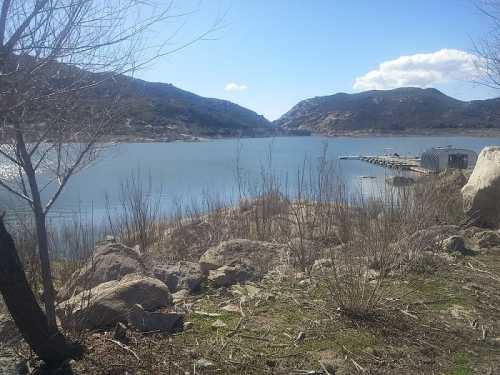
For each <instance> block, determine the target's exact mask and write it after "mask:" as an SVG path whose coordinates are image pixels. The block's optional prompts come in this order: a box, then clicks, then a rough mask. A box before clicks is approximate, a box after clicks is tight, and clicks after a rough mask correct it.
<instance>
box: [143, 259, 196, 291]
mask: <svg viewBox="0 0 500 375" xmlns="http://www.w3.org/2000/svg"><path fill="white" fill-rule="evenodd" d="M153 275H154V276H155V277H156V278H157V279H159V280H161V281H163V282H164V283H165V284H166V285H167V286H168V289H170V292H171V293H175V292H178V291H179V290H182V289H187V290H189V291H191V292H193V291H197V290H198V289H199V288H200V285H201V283H202V282H203V280H204V279H205V276H204V274H203V273H202V272H201V268H200V265H199V264H198V263H193V262H186V261H180V262H177V263H175V264H166V265H158V266H156V267H155V268H154V269H153Z"/></svg>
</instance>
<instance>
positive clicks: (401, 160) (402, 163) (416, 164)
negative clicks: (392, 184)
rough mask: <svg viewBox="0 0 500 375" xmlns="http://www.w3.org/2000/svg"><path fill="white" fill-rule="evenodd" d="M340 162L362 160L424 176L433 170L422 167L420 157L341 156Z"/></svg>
mask: <svg viewBox="0 0 500 375" xmlns="http://www.w3.org/2000/svg"><path fill="white" fill-rule="evenodd" d="M339 159H340V160H361V161H364V162H367V163H370V164H375V165H379V166H381V167H384V168H391V169H399V170H402V171H411V172H417V173H422V174H430V173H432V171H431V170H429V169H426V168H423V167H422V166H421V165H420V158H418V157H411V156H408V157H405V156H395V155H391V156H389V155H383V156H363V155H359V156H341V157H340V158H339Z"/></svg>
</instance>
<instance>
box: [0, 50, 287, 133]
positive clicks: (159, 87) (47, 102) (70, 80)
mask: <svg viewBox="0 0 500 375" xmlns="http://www.w3.org/2000/svg"><path fill="white" fill-rule="evenodd" d="M6 64H7V65H6V66H7V71H13V72H18V71H19V72H21V73H22V72H31V71H36V72H37V74H36V75H32V77H33V78H30V81H29V85H26V82H25V81H24V77H25V76H24V75H23V74H21V73H18V74H17V75H14V74H13V75H11V76H9V75H7V74H6V76H7V77H6V78H5V77H2V78H3V80H2V84H3V85H4V86H5V87H2V90H5V92H6V93H7V94H5V95H4V92H2V95H0V114H2V113H3V112H2V111H11V109H10V108H11V107H12V104H11V102H12V101H15V100H19V101H20V102H22V100H21V99H22V97H23V96H22V95H19V98H20V99H19V98H18V97H17V96H16V95H17V92H23V93H24V92H25V93H26V96H27V97H35V98H39V99H37V100H36V101H33V102H32V103H30V107H29V108H30V111H29V119H28V116H26V115H23V116H24V117H23V121H29V122H32V123H33V124H34V128H35V129H37V131H42V129H43V127H44V126H45V124H52V121H53V119H54V118H56V117H57V120H58V121H62V120H61V119H62V118H64V121H65V123H66V124H68V123H72V122H78V120H79V119H84V120H85V119H87V118H89V111H90V110H91V109H93V110H96V112H103V113H107V114H108V116H109V117H111V118H112V134H110V137H111V138H117V139H123V140H127V139H138V138H151V139H160V138H161V139H167V138H168V139H190V138H192V137H227V136H261V135H277V134H278V133H280V132H282V131H281V130H280V129H279V128H277V127H275V126H274V125H272V124H271V122H269V121H268V120H267V119H266V118H265V117H264V116H261V115H259V114H257V113H255V112H254V111H251V110H249V109H247V108H244V107H242V106H239V105H237V104H235V103H232V102H229V101H227V100H220V99H212V98H205V97H202V96H199V95H196V94H193V93H191V92H188V91H185V90H181V89H179V88H177V87H175V86H173V85H171V84H166V83H153V82H146V81H143V80H140V79H136V78H133V77H129V76H125V75H120V74H112V73H93V72H90V71H87V70H84V69H81V68H79V67H76V66H73V65H68V64H61V63H57V62H47V61H45V60H40V61H38V60H36V59H35V58H33V57H31V56H14V57H13V58H11V60H9V61H7V62H6ZM9 78H10V80H9ZM7 84H9V85H10V86H9V87H6V85H7ZM58 92H59V93H61V94H57V93H58ZM65 93H67V94H65ZM9 95H10V96H9ZM9 113H11V112H9ZM54 113H56V114H58V115H57V116H54Z"/></svg>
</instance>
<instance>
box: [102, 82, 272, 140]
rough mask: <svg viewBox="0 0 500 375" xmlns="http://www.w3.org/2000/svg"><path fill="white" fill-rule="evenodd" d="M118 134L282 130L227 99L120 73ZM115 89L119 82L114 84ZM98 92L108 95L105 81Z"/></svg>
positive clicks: (225, 133)
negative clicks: (202, 94)
mask: <svg viewBox="0 0 500 375" xmlns="http://www.w3.org/2000/svg"><path fill="white" fill-rule="evenodd" d="M121 79H122V80H123V82H122V83H123V84H121V85H120V86H121V88H120V90H119V92H120V97H121V98H120V100H119V106H120V119H119V120H118V122H119V125H118V126H115V130H114V133H115V135H124V136H127V135H143V136H146V137H154V135H155V134H156V135H158V136H162V137H171V138H174V139H175V138H182V137H184V136H185V135H190V136H201V137H217V136H221V137H226V136H258V135H268V134H269V133H274V132H275V131H277V130H279V129H276V127H275V126H273V125H272V124H271V122H269V121H268V120H267V119H266V118H265V117H264V116H261V115H258V114H257V113H255V112H254V111H251V110H249V109H247V108H244V107H242V106H239V105H237V104H234V103H232V102H230V101H227V100H220V99H212V98H205V97H202V96H199V95H196V94H193V93H191V92H189V91H185V90H181V89H179V88H177V87H175V86H173V85H171V84H166V83H152V82H146V81H143V80H139V79H133V78H129V77H123V76H122V77H121ZM112 87H113V88H112V90H116V86H115V85H113V86H112ZM95 95H96V96H97V97H99V96H106V95H108V87H107V86H106V83H104V84H103V85H101V87H99V88H98V89H97V90H96V92H95Z"/></svg>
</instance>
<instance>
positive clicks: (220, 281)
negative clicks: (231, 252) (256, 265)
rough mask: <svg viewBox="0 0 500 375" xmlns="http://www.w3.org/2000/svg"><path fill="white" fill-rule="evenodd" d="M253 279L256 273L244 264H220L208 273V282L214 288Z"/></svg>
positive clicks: (255, 277)
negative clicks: (220, 265)
mask: <svg viewBox="0 0 500 375" xmlns="http://www.w3.org/2000/svg"><path fill="white" fill-rule="evenodd" d="M255 279H257V275H256V273H255V271H254V269H253V268H252V267H249V266H246V265H244V264H235V265H234V266H222V267H219V268H217V269H216V270H210V271H209V273H208V283H209V284H210V285H212V286H213V287H216V288H220V287H227V286H230V285H234V284H242V283H245V282H247V281H252V280H255Z"/></svg>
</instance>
